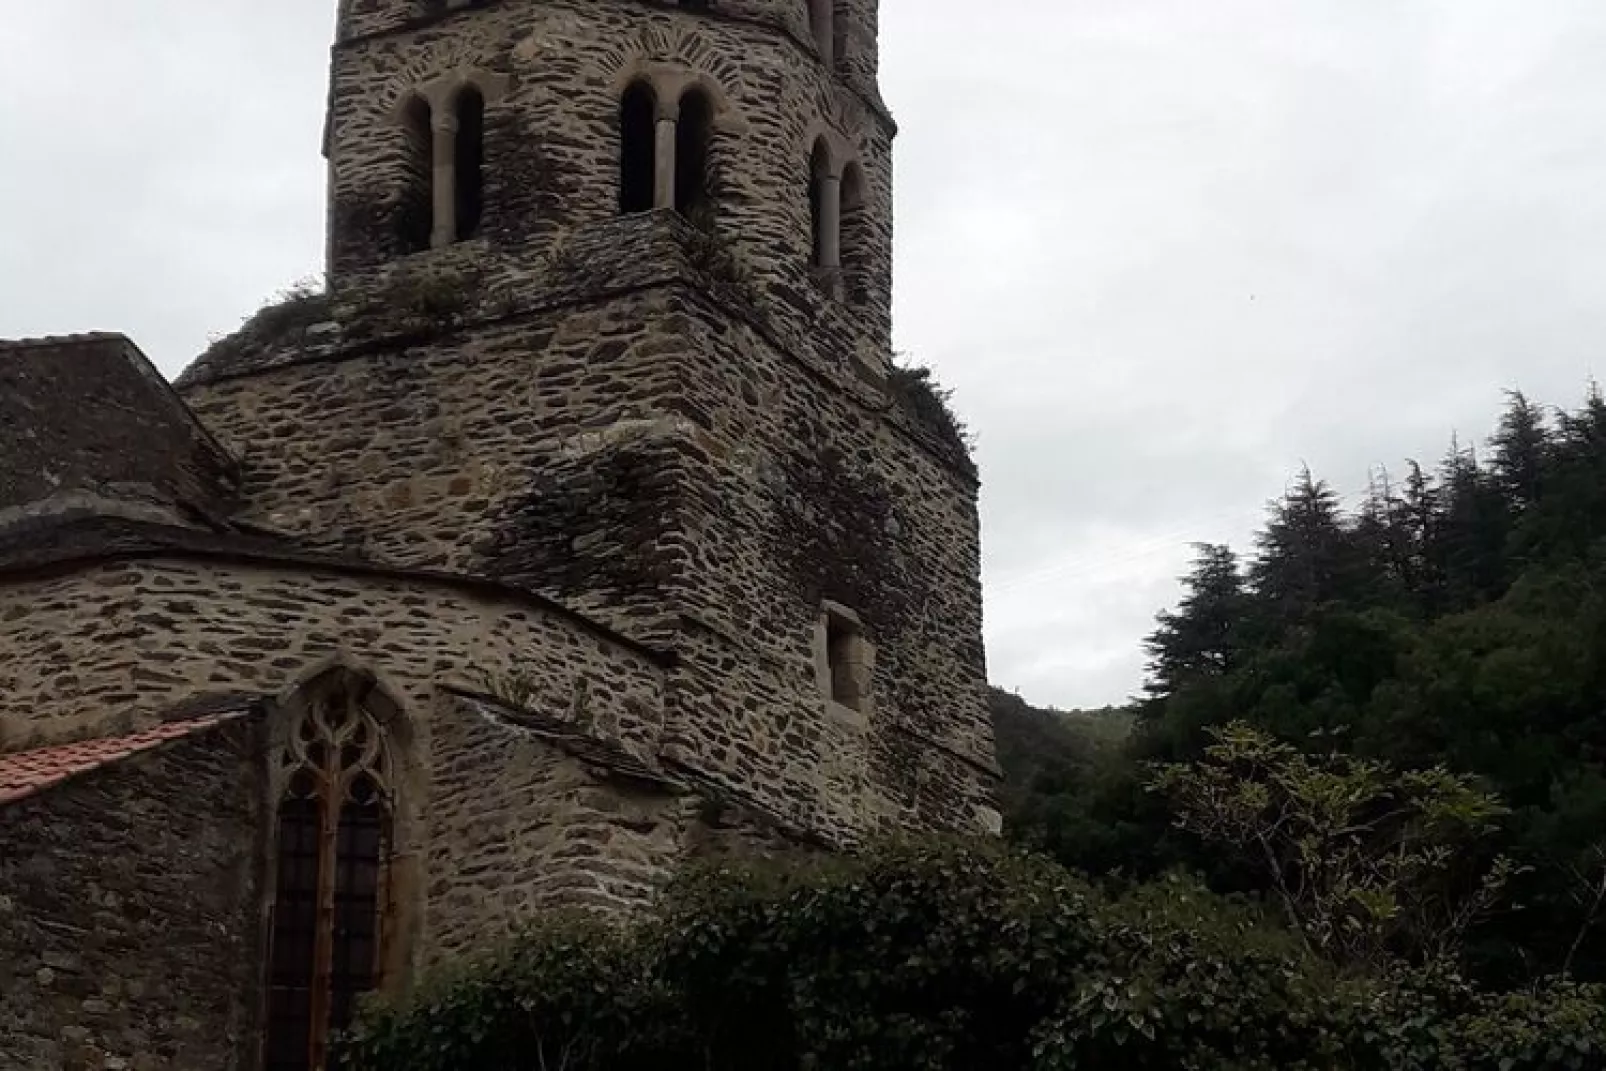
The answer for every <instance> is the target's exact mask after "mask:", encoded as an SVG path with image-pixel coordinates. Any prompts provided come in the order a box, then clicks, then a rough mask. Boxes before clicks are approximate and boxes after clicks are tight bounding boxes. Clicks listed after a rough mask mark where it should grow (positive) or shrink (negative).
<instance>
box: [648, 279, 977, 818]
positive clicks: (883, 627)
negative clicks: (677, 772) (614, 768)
mask: <svg viewBox="0 0 1606 1071" xmlns="http://www.w3.org/2000/svg"><path fill="white" fill-rule="evenodd" d="M677 311H678V312H680V313H681V315H682V317H683V319H684V321H685V322H686V323H687V325H688V326H687V328H686V330H687V345H686V348H685V352H686V354H687V361H686V364H685V379H684V382H685V384H686V388H687V393H688V398H689V402H690V406H691V409H692V410H693V411H697V412H699V413H701V414H702V419H703V424H702V425H701V428H700V430H701V431H702V433H703V434H702V436H701V438H700V440H699V445H700V446H701V450H700V451H699V452H700V454H701V457H702V460H701V463H700V464H699V465H698V466H697V468H696V469H695V470H694V472H693V473H692V477H691V481H690V484H689V486H690V487H691V488H693V489H694V494H695V496H696V503H695V505H694V506H692V507H690V508H689V509H688V514H689V515H691V516H693V517H694V518H695V522H694V523H695V525H696V530H695V539H694V541H693V542H694V546H695V554H694V557H693V563H692V575H693V576H695V577H696V581H695V584H694V593H693V594H692V596H691V597H690V598H689V599H688V605H689V609H688V612H689V613H693V614H695V615H696V616H697V618H698V619H699V621H700V622H702V623H704V624H706V625H707V626H708V627H709V630H710V634H711V635H712V636H715V637H720V638H721V642H717V643H716V646H717V647H719V648H724V649H725V650H724V657H722V658H721V657H715V659H714V660H713V661H711V662H709V663H707V664H706V665H704V664H703V663H702V662H701V661H700V660H699V659H697V658H693V657H686V658H684V659H683V663H684V664H683V667H682V669H681V671H680V674H679V676H678V677H677V680H680V679H685V678H688V677H690V676H692V675H693V674H695V673H697V672H698V671H699V670H700V671H701V675H702V678H703V680H702V684H701V687H698V686H696V685H692V684H690V683H689V682H688V684H687V685H686V687H685V689H684V690H683V691H682V692H681V694H679V695H677V698H676V702H675V703H674V704H673V707H672V709H673V716H672V718H671V734H672V735H675V736H677V737H682V736H695V735H697V734H698V733H707V732H713V731H716V730H714V729H712V726H713V725H714V724H715V720H716V718H717V719H718V720H719V721H720V722H722V723H723V724H720V726H719V728H718V730H717V732H719V733H720V734H731V735H734V736H736V737H738V738H739V737H741V736H744V735H751V736H753V737H755V738H757V739H763V738H764V737H765V735H766V730H765V727H766V726H768V725H774V724H776V722H777V720H778V719H781V718H784V715H783V714H782V713H781V711H780V710H778V709H777V710H749V711H746V712H742V711H733V710H731V709H730V708H731V707H733V706H734V705H735V704H730V703H728V702H726V701H725V700H724V699H723V698H722V696H721V694H720V692H721V688H722V683H721V680H722V677H723V675H724V673H725V669H724V665H725V662H726V661H728V660H730V659H731V658H732V657H735V659H736V660H737V661H738V663H740V664H745V665H751V666H759V665H764V666H775V667H777V668H778V669H780V673H778V674H776V675H777V676H779V677H780V678H781V680H782V681H784V682H785V687H784V688H780V689H778V688H776V687H775V684H774V683H773V682H772V683H770V684H769V685H768V686H767V687H756V688H755V689H754V690H753V691H751V692H748V693H746V695H747V696H748V698H747V699H746V700H744V706H746V705H749V704H750V703H751V702H752V697H754V696H761V697H766V699H767V700H768V702H765V703H764V705H765V706H768V705H769V703H771V702H773V703H775V704H776V705H777V706H779V707H785V706H788V705H790V706H791V707H792V709H793V710H798V709H802V710H805V711H809V712H810V713H812V714H813V717H810V718H808V719H807V720H806V722H805V724H804V725H802V726H800V727H799V731H798V733H797V734H795V735H794V737H793V738H788V739H784V740H782V741H779V742H778V743H779V746H778V747H776V748H775V750H774V752H773V755H772V761H774V762H775V763H776V764H777V765H776V767H775V768H774V769H773V770H771V771H767V773H768V775H769V776H781V775H782V774H783V773H785V772H786V771H787V770H788V769H791V768H793V767H791V766H789V765H788V764H789V763H795V762H796V756H797V754H798V753H799V749H800V748H803V749H805V750H804V751H803V753H805V754H807V753H813V754H816V755H818V761H819V763H820V767H821V768H822V769H823V770H828V771H830V770H833V768H835V770H836V775H837V776H839V777H844V778H852V777H853V776H855V774H853V773H852V772H849V771H847V770H842V769H841V768H840V764H841V761H842V759H843V758H844V757H845V756H856V757H858V759H859V760H860V761H862V762H863V763H864V764H865V767H866V768H865V769H864V770H863V771H862V773H861V774H860V775H859V776H863V777H864V779H865V780H864V783H865V785H866V786H867V787H868V788H870V789H871V791H870V792H869V793H867V794H866V795H865V796H864V797H861V798H858V799H857V800H856V805H857V806H858V807H859V808H861V809H863V810H865V811H867V812H869V813H870V814H872V815H873V816H874V820H875V821H876V822H879V823H885V824H896V825H899V826H907V825H917V826H918V825H927V824H929V825H936V826H939V827H954V826H959V827H968V826H970V825H972V824H973V823H974V821H975V820H976V809H977V808H979V807H983V806H986V802H987V801H986V785H985V782H986V781H987V780H988V778H989V776H990V775H989V774H987V773H986V771H988V770H990V769H991V768H992V764H993V757H992V756H993V741H992V735H991V727H990V724H989V721H988V717H987V710H986V706H985V702H984V697H983V693H982V689H983V686H984V682H985V679H986V666H985V654H984V651H983V648H982V642H981V613H982V607H981V592H980V584H979V574H980V552H979V534H978V531H977V522H976V503H975V497H974V494H975V491H974V486H973V485H972V484H971V483H970V481H969V478H968V477H967V476H966V475H965V474H963V473H961V472H956V471H954V470H953V469H952V468H951V467H950V466H949V465H948V464H946V463H945V462H944V461H943V460H941V459H939V458H937V457H934V456H933V455H932V454H931V453H930V452H929V451H928V450H926V449H925V448H923V447H922V446H921V445H920V444H918V443H916V442H914V441H911V440H910V439H909V438H908V437H906V436H905V435H903V434H901V432H900V431H899V429H898V427H897V426H896V425H895V424H892V423H890V422H888V421H886V420H884V419H883V418H882V416H883V414H882V412H881V410H882V409H883V408H885V407H886V406H887V405H888V404H890V403H889V402H888V401H887V400H886V399H885V398H884V397H882V396H878V395H876V394H864V395H854V394H850V393H847V392H844V391H843V390H841V389H840V388H839V386H838V385H837V384H834V383H832V382H831V381H829V380H827V379H824V378H822V377H818V376H814V375H810V374H807V373H806V372H803V371H802V370H800V369H799V368H798V367H797V366H796V364H795V363H794V362H791V361H789V360H787V359H786V358H785V357H784V356H783V355H782V354H780V353H778V352H777V351H776V350H775V349H774V347H772V346H770V345H768V344H767V343H766V342H765V341H764V340H763V338H762V337H760V336H759V335H758V333H757V332H756V331H754V330H753V329H752V328H750V327H745V326H741V327H737V328H736V329H733V328H732V325H731V322H730V317H729V316H728V315H727V314H726V312H725V311H724V310H723V309H720V308H718V307H717V306H715V305H714V304H712V303H710V302H707V301H705V300H702V299H700V298H691V299H688V300H686V301H685V302H684V303H683V304H681V305H680V306H679V307H678V308H677ZM827 601H829V602H833V603H837V604H841V605H844V606H847V607H850V608H851V609H853V610H854V611H855V612H857V613H858V614H859V616H860V617H861V618H862V619H863V623H864V626H865V631H866V634H867V638H868V639H869V641H870V642H871V643H872V644H873V645H874V647H875V649H876V672H875V676H874V685H875V694H874V696H873V702H872V705H871V711H870V713H869V714H868V716H867V717H865V718H864V719H863V720H862V722H860V723H859V724H858V725H857V726H856V725H855V723H854V722H853V721H851V720H850V721H847V722H845V723H844V722H843V720H842V719H841V718H840V717H835V716H833V712H832V711H831V710H830V709H829V708H826V709H825V710H824V711H823V712H822V709H821V707H822V703H821V699H820V696H819V689H818V687H817V685H816V683H815V680H816V678H815V677H814V676H813V667H814V659H815V656H816V653H817V652H816V651H815V648H814V638H815V629H816V626H817V623H818V620H819V614H820V607H821V605H822V604H823V603H824V602H827ZM734 637H741V638H742V639H741V642H740V643H737V644H731V643H730V642H729V640H730V638H734ZM756 683H757V682H755V685H756ZM694 696H696V697H697V698H695V699H694V698H693V697H694ZM744 713H745V715H746V716H745V717H744ZM733 721H734V722H735V724H732V722H733ZM743 722H748V723H747V724H743ZM856 728H857V729H858V731H859V732H862V733H863V734H864V735H863V739H860V740H856V741H855V740H852V738H851V734H853V733H854V731H855V729H856ZM844 733H847V734H849V738H848V739H844V738H843V734H844ZM797 737H801V739H799V738H797ZM810 743H812V744H813V745H814V746H813V747H807V745H808V744H810ZM850 743H851V745H852V746H848V745H850ZM845 747H847V750H844V748H845ZM833 757H834V758H833ZM850 798H851V797H850ZM844 817H845V816H843V815H835V816H833V818H834V819H835V821H837V822H840V821H842V820H843V818H844ZM861 820H862V819H861Z"/></svg>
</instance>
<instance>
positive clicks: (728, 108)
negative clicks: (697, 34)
mask: <svg viewBox="0 0 1606 1071" xmlns="http://www.w3.org/2000/svg"><path fill="white" fill-rule="evenodd" d="M637 86H645V87H646V88H647V90H649V91H650V92H651V94H652V98H653V103H654V105H655V107H656V114H655V115H654V117H653V122H654V130H655V135H656V137H655V149H654V152H653V196H652V210H653V211H658V210H661V209H674V208H675V207H676V205H677V203H681V202H682V201H683V200H684V198H683V197H682V196H681V193H682V191H678V190H677V189H676V176H677V175H678V173H679V167H678V161H677V156H678V154H679V145H680V112H681V105H682V104H683V103H684V102H685V100H686V98H687V97H688V96H690V95H692V94H700V95H701V96H702V97H703V99H705V100H706V101H707V102H708V107H709V112H710V114H709V117H708V122H709V129H708V145H707V147H706V151H707V153H708V158H709V168H710V170H712V169H713V164H714V162H715V160H716V159H717V155H716V153H715V151H714V146H715V144H716V142H717V141H718V138H719V137H720V135H723V134H734V133H739V132H740V131H741V130H743V129H744V124H743V123H742V121H741V118H740V116H739V115H738V113H737V112H736V109H735V107H734V106H733V105H732V103H731V98H730V94H729V93H727V92H726V91H725V87H724V86H722V85H721V84H720V82H719V80H718V79H716V78H715V77H713V76H712V75H710V74H708V73H707V72H706V71H700V70H696V69H694V68H689V67H686V66H684V65H682V64H677V63H669V62H661V61H655V60H637V61H636V62H634V63H630V64H627V65H626V66H624V67H623V68H621V69H620V70H619V72H618V74H617V75H616V76H615V78H614V81H613V86H612V96H613V99H614V102H615V104H616V105H617V106H618V107H617V110H618V112H619V113H621V114H622V112H623V109H624V103H625V95H626V94H628V93H629V92H630V91H631V90H632V89H634V88H635V87H637ZM618 133H619V134H620V135H621V136H620V137H618V138H616V142H617V145H618V148H619V151H620V152H623V146H624V139H623V137H622V134H623V131H622V129H621V130H620V131H618ZM619 171H620V174H621V175H622V173H623V168H622V167H621V168H620V169H619Z"/></svg>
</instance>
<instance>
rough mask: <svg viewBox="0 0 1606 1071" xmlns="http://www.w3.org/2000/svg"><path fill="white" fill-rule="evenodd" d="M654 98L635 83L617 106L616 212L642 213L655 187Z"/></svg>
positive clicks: (650, 203)
mask: <svg viewBox="0 0 1606 1071" xmlns="http://www.w3.org/2000/svg"><path fill="white" fill-rule="evenodd" d="M657 125H658V98H657V97H656V96H655V95H654V93H653V91H652V87H651V86H649V85H647V83H645V82H636V83H635V84H634V85H632V86H631V87H630V88H629V89H627V90H625V95H624V99H623V101H621V102H620V105H619V139H620V147H619V211H620V212H623V213H625V214H629V213H632V212H646V211H648V210H650V209H651V208H652V207H653V191H654V189H655V187H656V184H657V171H658V150H657V138H658V132H657Z"/></svg>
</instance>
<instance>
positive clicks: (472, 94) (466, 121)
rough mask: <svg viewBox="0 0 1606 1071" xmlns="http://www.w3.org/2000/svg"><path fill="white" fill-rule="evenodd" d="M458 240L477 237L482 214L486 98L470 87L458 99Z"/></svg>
mask: <svg viewBox="0 0 1606 1071" xmlns="http://www.w3.org/2000/svg"><path fill="white" fill-rule="evenodd" d="M454 164H455V166H454V167H453V171H454V173H455V175H456V179H457V181H456V185H455V192H456V206H457V240H458V241H463V240H464V239H468V238H473V237H474V236H475V235H477V234H479V231H480V221H481V219H482V218H483V217H484V215H485V97H484V96H483V95H481V93H480V91H479V90H478V89H476V88H474V87H473V86H468V87H467V88H465V89H464V90H463V91H462V92H461V93H459V94H458V96H457V159H456V160H455V161H454Z"/></svg>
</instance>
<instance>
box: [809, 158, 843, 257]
mask: <svg viewBox="0 0 1606 1071" xmlns="http://www.w3.org/2000/svg"><path fill="white" fill-rule="evenodd" d="M831 186H832V180H831V154H830V152H829V151H828V150H827V149H826V146H825V140H824V139H823V138H822V139H820V140H819V141H816V142H815V143H814V154H813V155H812V156H811V157H810V158H809V223H810V227H811V228H812V233H813V236H814V253H813V263H814V266H815V267H816V268H822V269H826V270H829V269H832V268H835V267H836V266H837V255H838V254H837V250H838V249H839V248H840V247H839V245H838V241H837V236H836V235H837V231H836V229H837V227H838V225H839V219H838V205H835V204H832V203H831V201H832V198H833V196H834V195H836V194H837V192H838V191H837V190H834V189H832V188H831Z"/></svg>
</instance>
